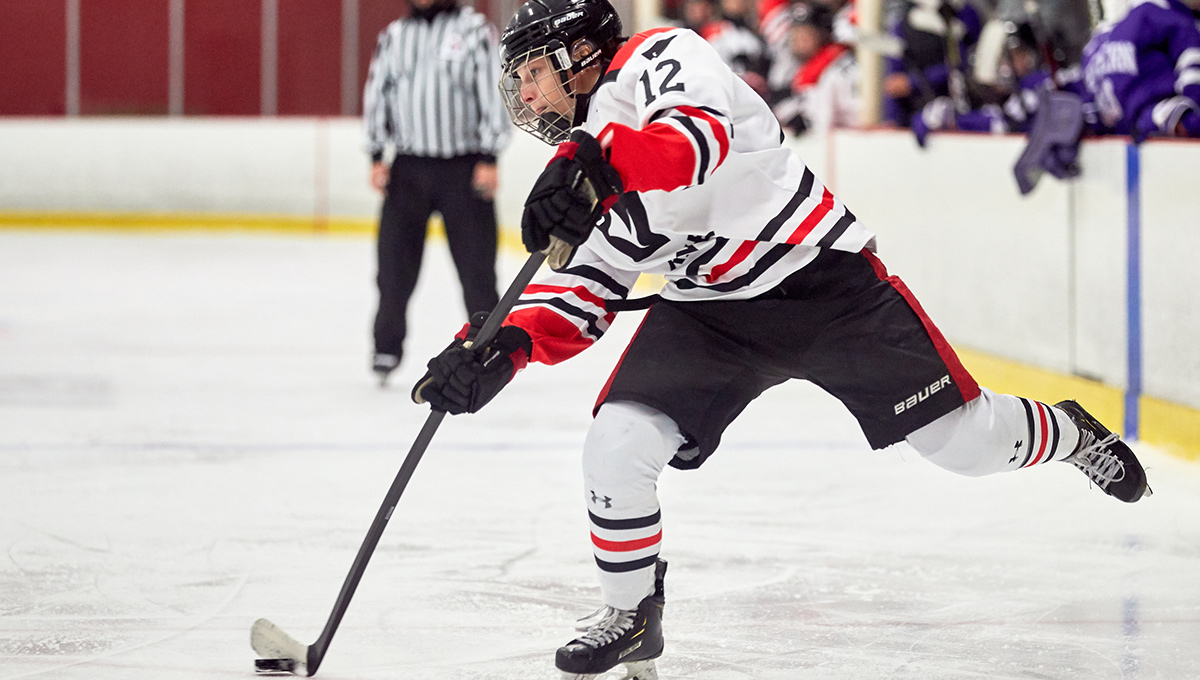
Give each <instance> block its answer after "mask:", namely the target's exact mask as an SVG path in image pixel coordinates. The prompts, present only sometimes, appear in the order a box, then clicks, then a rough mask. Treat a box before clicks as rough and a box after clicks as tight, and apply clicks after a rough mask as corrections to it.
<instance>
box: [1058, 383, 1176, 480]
mask: <svg viewBox="0 0 1200 680" xmlns="http://www.w3.org/2000/svg"><path fill="white" fill-rule="evenodd" d="M1055 406H1057V407H1058V408H1060V409H1062V410H1063V411H1064V412H1065V413H1066V414H1067V415H1068V416H1070V418H1071V421H1072V422H1074V423H1075V427H1077V428H1079V444H1078V445H1077V446H1076V447H1075V453H1072V454H1071V455H1070V456H1068V457H1066V458H1064V459H1063V460H1064V462H1067V463H1070V464H1071V465H1074V466H1075V467H1077V468H1079V469H1080V470H1081V471H1082V472H1083V474H1085V475H1087V476H1088V479H1090V480H1092V482H1093V483H1095V484H1096V486H1098V487H1100V489H1101V490H1102V491H1103V492H1104V493H1106V494H1108V495H1110V496H1112V497H1113V498H1116V499H1117V500H1122V501H1125V502H1126V503H1133V502H1134V501H1136V500H1138V499H1139V498H1141V497H1142V496H1143V495H1146V496H1149V495H1151V494H1152V493H1153V491H1151V490H1150V487H1149V486H1148V485H1147V484H1146V471H1145V470H1144V469H1142V464H1141V463H1140V462H1138V459H1137V456H1135V455H1133V451H1131V450H1130V449H1129V447H1128V446H1127V445H1126V444H1125V442H1123V441H1121V438H1120V437H1118V436H1117V435H1115V434H1113V433H1112V432H1109V431H1108V428H1106V427H1104V426H1103V425H1101V424H1100V421H1099V420H1096V419H1095V418H1094V417H1092V414H1090V413H1088V412H1087V411H1085V410H1083V407H1082V406H1080V405H1079V404H1078V403H1076V402H1074V401H1071V400H1069V399H1068V400H1066V401H1060V402H1058V403H1057V404H1055Z"/></svg>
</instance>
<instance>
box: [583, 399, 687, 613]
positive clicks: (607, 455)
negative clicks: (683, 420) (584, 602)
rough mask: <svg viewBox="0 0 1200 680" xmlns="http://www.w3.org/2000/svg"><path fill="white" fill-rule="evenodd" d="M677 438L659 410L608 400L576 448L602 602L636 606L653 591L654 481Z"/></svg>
mask: <svg viewBox="0 0 1200 680" xmlns="http://www.w3.org/2000/svg"><path fill="white" fill-rule="evenodd" d="M683 442H684V437H683V435H682V434H681V433H680V432H679V427H678V426H677V425H675V421H673V420H671V419H670V418H669V417H667V416H666V415H665V414H663V413H662V412H661V411H658V410H655V409H653V408H650V407H649V406H644V405H642V404H638V403H635V402H629V401H616V402H608V403H605V404H604V405H603V406H601V407H600V411H599V412H597V413H596V418H595V420H593V421H592V427H591V429H589V430H588V434H587V439H586V441H585V442H584V446H583V482H584V485H583V492H584V499H585V500H586V502H587V508H588V519H589V520H590V524H591V529H592V552H593V553H594V554H595V557H596V566H597V568H598V573H599V576H600V591H601V594H602V596H603V601H604V604H606V605H609V606H610V607H616V608H617V609H636V608H637V606H638V603H639V602H641V601H642V599H643V598H644V597H646V596H647V595H649V594H650V593H651V592H653V590H654V563H655V560H656V559H657V558H658V551H659V546H660V545H661V543H662V516H661V514H660V512H659V506H658V494H657V491H656V484H657V481H658V476H659V474H660V473H661V472H662V470H663V467H665V466H666V464H667V462H668V461H670V460H671V458H672V457H673V456H674V455H675V453H676V452H677V451H678V450H679V447H680V446H681V445H682V444H683Z"/></svg>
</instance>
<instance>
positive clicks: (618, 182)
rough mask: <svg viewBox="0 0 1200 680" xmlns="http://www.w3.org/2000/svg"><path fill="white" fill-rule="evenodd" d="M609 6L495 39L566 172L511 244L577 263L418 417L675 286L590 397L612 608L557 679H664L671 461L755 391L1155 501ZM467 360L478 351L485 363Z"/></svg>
mask: <svg viewBox="0 0 1200 680" xmlns="http://www.w3.org/2000/svg"><path fill="white" fill-rule="evenodd" d="M620 36H621V27H620V22H619V20H618V19H617V14H616V12H615V11H614V10H613V8H612V6H611V5H609V4H608V2H607V1H606V0H530V1H529V2H527V3H526V4H524V5H523V6H522V7H521V8H520V9H519V10H518V11H517V13H516V15H515V16H514V17H513V19H512V21H511V22H510V23H509V24H508V27H507V29H506V30H505V32H504V34H503V35H502V37H501V52H502V59H503V61H504V70H503V73H502V82H501V88H502V90H503V91H504V93H505V97H506V99H507V102H508V106H509V108H510V110H511V114H512V118H513V120H514V122H515V123H516V124H517V126H518V127H521V128H523V129H525V130H526V131H528V132H530V133H531V134H533V135H535V136H537V137H539V138H541V139H543V140H545V141H547V142H550V143H552V144H558V150H557V153H556V154H555V155H554V157H553V159H552V160H551V161H550V163H549V164H548V165H547V166H546V168H545V170H544V171H543V173H542V174H541V176H540V177H539V178H538V180H537V181H536V182H535V184H534V187H533V190H532V191H531V192H530V195H529V198H528V199H527V201H526V205H525V213H524V216H523V219H522V225H521V231H522V239H523V240H524V242H525V245H526V247H527V248H528V249H529V250H530V251H531V252H532V251H536V250H543V249H546V248H547V247H548V246H549V245H550V243H551V237H552V236H554V237H557V238H558V239H561V240H563V241H565V242H567V243H569V244H571V245H573V246H574V247H575V249H574V251H573V253H572V255H571V257H570V259H569V260H568V261H566V262H565V263H563V264H561V265H560V266H559V267H558V269H557V270H555V271H552V272H551V273H549V274H547V275H546V276H544V277H543V278H542V279H540V280H539V281H537V282H536V283H534V284H532V285H530V286H528V287H527V288H526V290H525V292H524V295H523V296H522V298H521V300H520V301H519V302H518V304H517V307H516V308H515V309H514V311H513V312H512V313H510V314H509V315H508V317H507V319H506V320H505V325H504V326H502V327H501V329H500V331H499V332H498V333H497V335H496V337H495V339H494V340H492V341H491V342H490V343H488V344H487V345H486V346H485V347H483V348H468V347H466V346H465V345H464V341H465V340H467V339H470V338H472V337H473V334H474V333H475V332H476V330H477V329H478V328H479V327H480V325H481V324H482V320H481V319H479V318H476V319H474V320H473V321H472V323H471V324H469V325H468V327H467V328H464V329H463V332H462V333H460V334H459V336H458V338H456V339H455V340H454V341H453V342H452V343H451V344H450V345H449V346H448V347H447V348H446V349H445V350H444V351H443V352H442V353H441V354H439V355H438V356H436V357H434V358H433V359H432V360H431V361H430V362H429V371H428V373H427V374H426V376H425V377H424V378H422V380H421V381H419V382H418V384H417V386H416V387H415V388H414V395H413V396H414V399H417V400H423V401H427V402H429V403H430V404H431V405H432V406H433V408H435V409H441V410H444V411H447V412H449V413H455V414H456V413H473V412H475V411H477V410H479V409H480V408H482V407H483V406H484V405H485V404H487V403H488V401H489V400H491V399H492V398H493V397H494V396H495V395H496V394H497V393H499V391H500V390H501V389H502V388H503V387H504V386H505V385H506V384H507V383H508V382H509V381H510V380H511V379H512V378H513V376H514V375H515V374H516V373H517V372H518V371H519V370H520V369H521V368H522V367H524V366H525V365H526V363H527V362H529V361H535V362H541V363H546V364H554V363H558V362H560V361H563V360H565V359H568V358H570V357H571V356H573V355H575V354H578V353H579V352H581V351H583V350H585V349H587V348H588V347H589V346H591V345H592V344H593V343H594V342H596V341H597V340H598V339H599V338H600V337H601V336H602V335H603V334H604V332H605V330H606V329H607V328H608V327H609V324H610V323H611V322H612V320H613V317H614V315H615V313H616V310H618V309H620V308H622V307H623V306H624V307H625V308H626V309H628V308H630V305H631V303H632V302H633V301H630V300H627V296H628V295H629V291H630V288H631V287H632V285H633V282H634V280H635V279H636V278H637V276H638V274H639V272H652V273H657V274H661V275H663V276H665V277H666V280H667V283H666V285H665V286H664V287H663V289H662V290H661V292H660V294H659V296H660V299H659V301H657V302H655V303H654V304H653V305H652V306H650V308H649V310H648V311H647V312H646V316H645V319H644V320H643V322H642V325H641V327H640V328H639V330H638V331H637V333H636V335H635V336H634V338H633V340H632V341H631V342H630V344H629V346H628V347H627V348H626V350H625V354H624V356H623V357H622V359H621V361H620V362H619V364H618V365H617V367H616V369H615V370H614V372H613V374H612V376H611V377H610V378H609V381H608V384H607V385H606V386H605V387H604V389H603V391H602V393H601V395H600V397H599V399H598V400H597V405H596V409H595V412H594V416H595V417H594V420H593V423H592V425H591V427H590V429H589V431H588V433H587V437H586V439H585V441H584V445H583V482H584V483H583V487H582V492H583V500H584V502H585V504H586V507H587V511H588V517H589V520H590V524H591V534H592V544H593V551H594V557H595V561H596V565H597V567H598V574H599V579H600V586H601V593H602V598H603V602H602V605H603V606H602V607H601V609H600V610H599V611H597V612H596V614H595V615H594V616H593V617H591V618H589V619H586V620H585V621H584V625H583V632H582V634H581V635H580V636H579V637H577V638H576V639H574V640H572V641H571V642H569V643H567V644H566V645H564V646H563V647H562V648H560V649H559V650H558V653H557V655H556V658H555V663H556V665H557V666H558V668H559V669H561V670H562V671H564V672H565V673H566V674H567V675H568V677H572V678H576V677H591V676H592V675H593V674H597V673H601V672H604V671H606V670H608V669H610V668H612V667H614V666H616V665H617V664H619V663H624V664H626V672H627V673H628V674H629V677H635V676H636V677H641V678H651V677H655V676H654V672H655V671H654V667H653V659H655V658H656V657H658V656H659V655H660V654H661V652H662V649H663V637H662V632H661V615H662V607H663V587H662V575H663V571H664V569H665V563H663V562H662V561H661V560H660V559H659V546H660V543H661V540H662V521H661V515H660V511H659V503H658V498H657V495H656V491H655V489H656V480H657V479H658V476H659V475H660V473H661V472H662V470H663V469H664V467H665V466H667V465H671V466H673V467H676V468H682V469H690V468H696V467H699V466H700V465H701V464H702V463H703V462H704V461H705V460H706V459H707V458H708V457H709V456H711V455H712V454H713V452H714V451H715V450H716V449H717V446H718V444H719V442H720V439H721V435H722V433H723V431H724V430H725V428H726V426H727V425H729V423H730V422H732V421H733V420H734V418H736V417H737V415H738V414H739V413H740V412H741V411H742V410H743V409H744V408H745V407H746V405H747V404H748V403H749V402H750V401H752V400H753V399H755V398H757V397H758V396H759V394H761V393H762V392H763V391H764V390H766V389H767V388H769V387H771V386H773V385H777V384H780V383H782V382H784V381H786V380H789V379H793V378H795V379H806V380H810V381H812V382H814V383H816V384H817V385H820V386H821V387H822V388H824V389H825V390H826V391H827V392H829V393H830V394H832V395H833V396H834V397H836V398H838V399H839V400H841V402H842V403H843V404H845V405H846V407H847V408H848V409H849V410H850V411H851V413H852V414H854V416H855V417H856V418H857V420H858V422H859V424H860V426H861V427H862V429H863V432H864V434H865V435H866V438H867V441H868V442H869V443H870V445H871V446H872V447H873V448H876V449H879V448H883V447H885V446H889V445H891V444H895V443H897V442H901V441H907V442H908V443H909V444H911V445H912V446H913V448H915V449H916V450H917V451H919V452H920V454H921V455H922V456H923V457H925V458H927V459H928V460H930V461H932V462H933V463H935V464H937V465H939V466H942V467H944V468H947V469H949V470H952V471H955V472H958V473H961V474H964V475H972V476H976V475H986V474H990V473H994V472H1001V471H1007V470H1016V469H1018V468H1023V467H1031V466H1035V465H1041V464H1044V463H1048V462H1051V461H1067V462H1070V463H1072V464H1074V465H1075V466H1076V467H1078V468H1079V469H1081V470H1082V471H1083V472H1084V473H1085V474H1087V476H1088V477H1089V478H1090V479H1091V480H1092V482H1093V483H1094V484H1095V485H1096V486H1098V487H1099V488H1101V489H1102V490H1104V491H1105V492H1106V493H1108V494H1110V495H1113V496H1115V497H1117V498H1119V499H1120V500H1123V501H1127V502H1133V501H1136V500H1138V499H1139V498H1141V497H1142V496H1143V494H1145V493H1148V490H1147V487H1146V478H1145V473H1144V471H1143V469H1142V467H1141V465H1140V464H1139V463H1138V461H1137V459H1136V458H1135V457H1134V455H1133V453H1132V452H1131V451H1130V449H1129V448H1128V447H1127V446H1126V445H1125V444H1124V443H1122V442H1121V441H1120V439H1119V438H1118V437H1117V436H1116V435H1115V434H1112V433H1110V432H1109V431H1108V430H1107V429H1105V428H1104V426H1103V425H1101V424H1100V423H1099V422H1097V421H1096V420H1095V419H1094V418H1092V417H1091V416H1090V415H1088V413H1087V412H1086V411H1084V410H1083V408H1082V407H1080V406H1079V405H1078V404H1076V403H1075V402H1071V401H1065V402H1061V403H1059V404H1058V405H1056V406H1050V405H1047V404H1043V403H1040V402H1036V401H1033V400H1030V399H1023V398H1018V397H1014V396H1009V395H1005V394H997V393H994V392H991V391H989V390H987V389H983V388H981V387H979V386H978V385H977V384H976V383H975V380H974V379H973V378H972V377H971V375H970V373H968V372H967V370H966V369H964V368H963V366H962V364H961V363H960V362H959V360H958V358H957V357H956V356H955V354H954V351H953V350H952V349H951V348H950V346H949V344H948V343H947V342H946V340H945V339H944V338H943V337H942V335H941V333H940V332H939V331H938V329H937V328H936V327H935V326H934V325H933V322H932V321H930V320H929V318H928V317H927V316H926V315H925V313H924V312H923V311H922V309H921V307H920V305H918V304H917V301H916V299H915V298H914V297H913V295H912V294H911V293H910V292H909V290H908V288H907V287H905V285H904V283H903V282H902V281H901V280H900V279H899V278H897V277H895V276H892V275H889V274H888V273H887V271H886V270H885V268H884V265H883V263H882V262H880V260H879V258H877V257H876V256H875V253H874V251H875V238H874V236H873V235H872V234H871V232H869V231H868V230H867V229H866V227H865V226H863V225H862V224H861V223H860V222H859V221H858V220H857V219H856V218H855V216H854V214H853V213H851V212H850V211H849V210H848V209H847V208H846V206H845V205H843V204H842V203H841V201H839V200H838V199H837V198H835V197H834V196H833V194H832V193H830V191H829V190H828V189H827V188H826V187H825V186H824V185H822V183H821V182H820V181H819V180H818V179H817V178H816V177H815V176H814V175H813V173H812V171H810V170H809V169H808V168H807V167H805V165H804V163H803V162H801V160H800V159H799V158H798V157H797V156H796V155H795V154H793V153H792V152H790V151H788V150H787V149H784V148H783V147H782V146H781V140H782V137H783V134H782V131H781V130H780V128H779V124H778V123H777V122H776V120H775V118H774V116H773V115H772V114H771V111H770V109H769V108H768V107H767V105H766V104H765V103H764V102H763V100H762V99H761V98H759V97H758V96H757V95H755V94H754V92H753V91H752V90H751V89H750V88H749V86H747V85H746V84H745V83H744V82H743V81H742V80H741V79H740V78H738V77H737V76H736V75H734V74H733V72H732V71H730V69H729V68H728V67H727V66H726V65H725V64H723V63H722V62H721V60H720V58H719V57H718V55H717V54H716V52H714V51H713V49H712V48H711V47H710V46H709V45H708V44H707V43H706V42H705V41H704V40H703V39H702V38H700V36H698V35H696V34H695V33H693V32H691V31H688V30H686V29H680V28H663V29H655V30H651V31H646V32H643V33H639V34H637V35H635V36H633V37H632V38H629V39H628V40H624V39H622V38H621V37H620ZM477 351H478V352H479V353H476V352H477Z"/></svg>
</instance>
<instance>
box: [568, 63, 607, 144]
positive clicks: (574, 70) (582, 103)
mask: <svg viewBox="0 0 1200 680" xmlns="http://www.w3.org/2000/svg"><path fill="white" fill-rule="evenodd" d="M603 54H604V53H603V50H599V49H597V50H593V51H592V53H591V54H589V55H587V56H586V57H584V58H583V59H580V60H579V63H578V64H575V65H573V66H572V67H571V74H572V76H576V77H577V76H578V75H579V74H580V73H583V71H584V70H585V69H587V68H588V67H590V66H592V65H593V64H596V62H597V60H598V61H599V64H598V65H599V66H603V65H604V63H605V60H604V59H602V58H601V57H602V56H603ZM571 80H572V81H574V80H575V78H574V77H573V78H571ZM601 80H602V78H597V79H596V82H594V83H592V87H591V88H590V89H589V90H588V91H587V92H580V93H579V94H577V95H575V115H574V117H573V119H572V120H571V127H579V126H580V125H583V123H584V122H585V121H586V120H587V110H588V104H589V103H590V102H591V101H592V95H593V94H595V92H596V89H597V88H599V87H600V81H601ZM568 94H570V93H568Z"/></svg>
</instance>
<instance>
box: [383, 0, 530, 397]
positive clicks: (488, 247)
mask: <svg viewBox="0 0 1200 680" xmlns="http://www.w3.org/2000/svg"><path fill="white" fill-rule="evenodd" d="M499 81H500V61H499V52H498V46H497V37H496V30H495V28H494V27H493V26H492V25H491V24H489V23H488V21H487V19H486V17H484V16H483V15H482V14H479V13H478V12H476V11H475V10H474V9H472V8H470V7H459V6H458V4H457V2H456V0H412V12H411V14H410V15H409V16H408V17H404V18H401V19H397V20H396V21H393V22H392V23H391V24H389V25H388V27H387V28H385V29H384V30H383V32H382V33H380V34H379V42H378V44H377V45H376V47H375V55H374V57H373V58H372V60H371V69H370V72H369V73H368V75H367V83H366V87H365V88H364V91H363V117H364V121H365V125H366V135H367V148H368V150H369V151H370V153H371V161H372V165H371V185H372V186H374V187H375V189H377V190H379V191H381V192H384V201H383V209H382V210H381V212H380V216H379V238H378V243H377V250H378V276H377V278H376V282H377V284H378V286H379V310H378V312H377V313H376V315H375V330H374V336H375V355H374V361H373V364H374V365H373V368H374V371H375V373H376V374H377V375H378V376H379V380H380V384H384V383H386V381H387V377H388V374H390V373H391V372H392V371H393V370H395V369H396V367H397V366H398V365H399V364H400V359H401V357H402V356H403V344H404V336H405V334H406V330H407V328H406V319H405V317H406V312H407V308H408V300H409V298H410V297H411V296H412V292H413V289H414V288H415V287H416V285H417V275H418V273H419V271H420V267H421V256H422V254H423V252H424V249H425V232H426V223H427V222H428V220H429V217H430V215H431V214H432V213H433V212H435V211H436V212H438V213H441V215H442V221H443V223H444V224H445V227H446V239H447V241H449V244H450V255H451V257H452V258H453V260H454V266H455V268H456V269H457V270H458V279H459V281H460V282H461V283H462V291H463V301H464V302H465V303H466V311H467V315H468V316H469V315H470V314H472V313H474V312H478V311H488V310H490V309H492V307H494V306H495V305H496V302H497V301H498V299H499V298H498V296H497V294H496V211H495V205H494V203H493V201H494V198H495V195H496V187H497V172H496V154H497V153H498V152H499V151H500V149H501V147H503V146H504V144H505V143H506V142H507V141H508V137H509V127H508V126H509V122H508V114H507V112H506V110H505V108H504V105H503V103H502V102H501V101H500V97H499V91H498V90H497V87H496V83H498V82H499ZM389 145H390V146H392V147H393V148H394V150H395V159H394V160H393V161H392V164H391V167H390V168H389V167H388V166H387V164H386V163H385V162H384V157H383V156H384V150H385V148H386V147H388V146H389Z"/></svg>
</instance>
